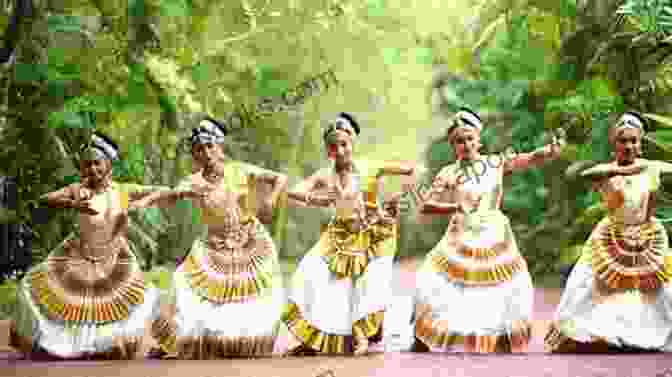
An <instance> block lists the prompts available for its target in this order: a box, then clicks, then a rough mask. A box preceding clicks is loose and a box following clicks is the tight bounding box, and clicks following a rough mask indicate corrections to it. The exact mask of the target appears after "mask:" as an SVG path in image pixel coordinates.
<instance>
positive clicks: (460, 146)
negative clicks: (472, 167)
mask: <svg viewBox="0 0 672 377" xmlns="http://www.w3.org/2000/svg"><path fill="white" fill-rule="evenodd" d="M451 136H452V137H451V143H452V145H453V148H454V149H455V154H456V155H457V159H458V160H474V159H476V158H478V156H479V152H478V151H479V149H481V137H480V136H481V135H480V134H479V132H478V131H477V130H476V129H474V128H473V127H458V128H457V129H456V130H454V131H453V134H452V135H451Z"/></svg>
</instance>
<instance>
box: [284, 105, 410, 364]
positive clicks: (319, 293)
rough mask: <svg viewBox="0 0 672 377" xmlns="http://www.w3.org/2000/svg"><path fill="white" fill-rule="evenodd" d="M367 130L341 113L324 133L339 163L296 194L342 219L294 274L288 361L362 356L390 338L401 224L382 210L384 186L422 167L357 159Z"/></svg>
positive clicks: (302, 185)
mask: <svg viewBox="0 0 672 377" xmlns="http://www.w3.org/2000/svg"><path fill="white" fill-rule="evenodd" d="M359 131H360V128H359V125H358V124H357V122H356V121H355V120H354V118H353V117H352V116H351V115H350V114H347V113H341V114H340V115H339V116H338V117H337V118H336V120H335V121H333V122H331V123H330V124H329V126H328V127H327V129H326V131H325V132H324V135H323V138H324V142H325V144H326V145H327V150H328V154H329V157H330V158H331V159H333V166H332V167H330V168H326V169H322V170H319V171H318V172H316V173H315V174H313V175H312V176H310V177H309V178H307V179H306V180H304V181H303V182H301V183H300V184H299V185H298V187H297V189H296V190H294V191H293V192H290V193H289V194H288V196H289V198H290V199H293V200H294V201H297V202H300V203H301V202H302V203H305V204H306V205H309V206H320V207H330V206H335V207H336V214H335V216H334V217H333V218H332V220H331V221H330V223H329V225H328V226H327V227H326V229H325V230H324V232H323V233H322V236H321V237H320V240H319V241H318V242H317V244H316V245H315V246H314V247H313V248H312V249H311V250H310V251H309V252H308V253H307V254H306V255H305V256H304V258H303V260H302V261H301V263H300V264H299V266H298V269H297V271H296V273H295V275H294V277H293V281H292V292H291V293H290V295H289V303H288V307H287V309H286V310H285V313H284V315H283V321H284V323H285V324H286V326H287V329H288V330H289V331H288V335H289V337H290V347H289V349H288V351H287V352H286V354H285V355H286V356H290V355H299V354H306V353H307V354H316V353H318V352H321V353H331V354H334V353H336V354H343V353H350V352H353V350H354V352H355V354H356V355H362V354H365V353H366V352H367V351H368V346H369V340H373V339H376V338H377V336H379V335H380V334H381V333H382V322H383V313H384V310H385V307H386V305H387V304H388V300H387V298H388V297H389V295H390V293H389V292H390V289H391V285H390V284H391V274H392V260H393V257H394V254H395V252H396V219H394V217H393V216H389V215H388V214H387V213H384V212H383V211H382V210H381V209H380V207H379V205H378V198H377V197H376V196H377V194H378V192H377V185H378V184H379V183H380V182H379V179H380V178H382V177H383V176H385V175H411V174H413V170H414V169H413V168H411V167H405V166H401V164H392V163H388V164H381V163H378V164H376V163H372V162H366V161H353V160H352V145H353V139H354V138H355V137H356V136H357V135H358V134H359ZM367 190H368V195H367V197H366V198H365V197H364V196H363V193H364V191H367ZM318 191H323V192H325V193H324V194H319V193H317V192H318ZM353 338H354V339H353ZM353 343H354V344H353Z"/></svg>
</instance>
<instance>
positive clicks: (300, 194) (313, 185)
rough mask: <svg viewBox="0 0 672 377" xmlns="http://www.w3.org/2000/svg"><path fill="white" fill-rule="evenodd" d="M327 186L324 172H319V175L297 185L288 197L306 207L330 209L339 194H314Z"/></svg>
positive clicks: (316, 174)
mask: <svg viewBox="0 0 672 377" xmlns="http://www.w3.org/2000/svg"><path fill="white" fill-rule="evenodd" d="M327 186H328V185H327V180H326V178H325V176H324V174H323V172H322V171H318V172H317V173H315V174H313V175H311V176H310V177H308V178H306V179H305V180H303V181H302V182H300V183H299V184H298V185H296V186H295V187H294V188H293V189H292V190H291V191H290V192H289V193H288V194H287V197H288V198H289V199H291V200H294V201H295V202H298V203H302V204H304V205H306V206H314V207H330V206H331V205H332V204H334V203H335V202H336V198H338V194H337V193H336V192H335V191H334V192H329V193H326V194H315V193H314V192H315V191H317V190H320V189H324V188H325V187H327Z"/></svg>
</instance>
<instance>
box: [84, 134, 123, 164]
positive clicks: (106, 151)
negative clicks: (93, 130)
mask: <svg viewBox="0 0 672 377" xmlns="http://www.w3.org/2000/svg"><path fill="white" fill-rule="evenodd" d="M91 140H92V141H93V149H94V150H95V151H96V156H97V157H99V158H101V159H109V160H116V159H118V158H119V153H118V152H117V149H116V148H115V147H114V146H112V145H110V144H109V143H108V142H107V141H106V140H105V139H103V138H102V137H100V136H98V135H96V134H94V135H92V137H91Z"/></svg>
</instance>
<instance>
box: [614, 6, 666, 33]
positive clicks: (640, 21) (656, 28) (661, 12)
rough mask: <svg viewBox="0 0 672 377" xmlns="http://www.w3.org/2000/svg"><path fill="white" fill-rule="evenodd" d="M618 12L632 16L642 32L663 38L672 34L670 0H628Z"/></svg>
mask: <svg viewBox="0 0 672 377" xmlns="http://www.w3.org/2000/svg"><path fill="white" fill-rule="evenodd" d="M617 13H619V14H623V15H626V16H630V17H632V18H633V19H634V20H635V21H636V24H637V27H638V28H639V29H640V30H641V31H642V32H645V33H651V34H653V35H656V36H659V37H661V38H664V37H666V36H670V35H672V4H670V2H669V1H668V0H627V1H626V2H625V4H623V5H621V7H620V8H619V9H618V12H617Z"/></svg>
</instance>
